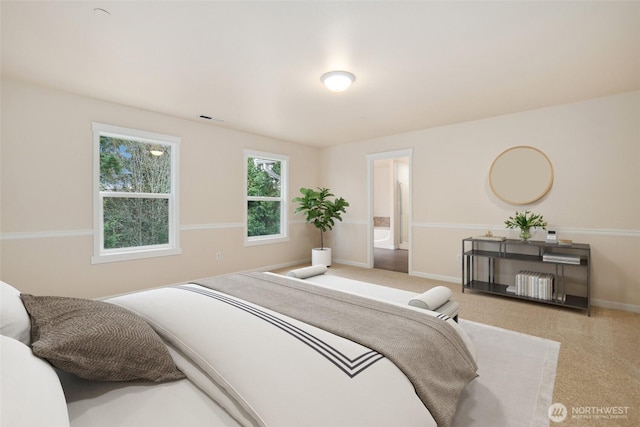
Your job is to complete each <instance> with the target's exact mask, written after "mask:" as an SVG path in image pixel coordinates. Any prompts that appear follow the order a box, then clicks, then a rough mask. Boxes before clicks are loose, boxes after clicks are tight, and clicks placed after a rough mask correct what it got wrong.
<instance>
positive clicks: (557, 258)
mask: <svg viewBox="0 0 640 427" xmlns="http://www.w3.org/2000/svg"><path fill="white" fill-rule="evenodd" d="M542 261H544V262H559V263H561V264H573V265H580V255H574V254H556V253H550V252H547V253H545V254H543V255H542Z"/></svg>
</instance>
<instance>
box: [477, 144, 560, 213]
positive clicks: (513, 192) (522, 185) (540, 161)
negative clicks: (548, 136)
mask: <svg viewBox="0 0 640 427" xmlns="http://www.w3.org/2000/svg"><path fill="white" fill-rule="evenodd" d="M489 185H490V186H491V191H493V194H495V195H496V196H497V197H498V198H499V199H500V200H502V201H505V202H507V203H510V204H513V205H528V204H529V203H533V202H535V201H536V200H540V199H541V198H542V197H544V195H545V194H547V193H548V192H549V190H550V189H551V186H552V185H553V165H552V164H551V161H550V160H549V158H548V157H547V155H546V154H544V153H543V152H542V151H540V150H539V149H537V148H535V147H529V146H526V145H519V146H516V147H511V148H509V149H507V150H505V151H503V152H502V153H500V155H499V156H498V157H496V158H495V160H494V161H493V163H492V164H491V169H490V171H489Z"/></svg>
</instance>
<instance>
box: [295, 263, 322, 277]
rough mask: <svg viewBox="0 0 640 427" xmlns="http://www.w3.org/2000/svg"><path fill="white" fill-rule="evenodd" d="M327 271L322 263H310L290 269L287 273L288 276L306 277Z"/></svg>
mask: <svg viewBox="0 0 640 427" xmlns="http://www.w3.org/2000/svg"><path fill="white" fill-rule="evenodd" d="M326 272H327V266H326V265H322V264H316V265H312V266H311V267H302V268H298V269H295V270H291V271H289V272H288V273H287V276H289V277H295V278H298V279H306V278H308V277H313V276H319V275H321V274H324V273H326Z"/></svg>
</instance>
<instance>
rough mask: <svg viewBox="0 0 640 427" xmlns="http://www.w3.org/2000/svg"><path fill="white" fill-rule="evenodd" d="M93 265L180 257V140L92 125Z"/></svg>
mask: <svg viewBox="0 0 640 427" xmlns="http://www.w3.org/2000/svg"><path fill="white" fill-rule="evenodd" d="M93 140H94V187H95V188H94V194H95V195H94V256H93V258H92V262H93V263H101V262H111V261H123V260H129V259H138V258H149V257H154V256H164V255H176V254H179V253H181V251H180V247H179V242H178V240H179V234H178V224H179V221H178V206H177V205H178V197H177V194H178V179H177V177H178V171H177V167H178V147H179V142H180V138H176V137H173V136H167V135H159V134H154V133H150V132H144V131H139V130H134V129H125V128H120V127H116V126H109V125H103V124H99V123H93Z"/></svg>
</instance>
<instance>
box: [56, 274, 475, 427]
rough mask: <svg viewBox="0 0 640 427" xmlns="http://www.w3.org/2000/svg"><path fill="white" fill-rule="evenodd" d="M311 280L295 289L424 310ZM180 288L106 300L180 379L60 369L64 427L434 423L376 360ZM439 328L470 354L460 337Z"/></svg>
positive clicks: (360, 287) (335, 282)
mask: <svg viewBox="0 0 640 427" xmlns="http://www.w3.org/2000/svg"><path fill="white" fill-rule="evenodd" d="M292 280H296V279H292ZM314 280H319V281H320V282H323V283H320V284H315V285H312V284H310V283H309V282H308V281H307V280H305V281H303V283H305V284H306V286H322V287H329V288H334V289H340V290H343V291H347V292H350V293H354V294H359V295H363V296H367V297H369V298H371V299H377V300H383V301H387V302H392V303H395V304H397V305H402V306H403V307H406V308H407V309H408V310H418V311H421V312H428V311H426V310H422V309H417V308H414V307H409V306H408V305H407V301H408V300H409V299H411V298H412V297H413V296H415V295H416V294H414V293H412V292H407V291H401V290H395V289H390V288H385V287H380V286H376V285H371V284H366V283H363V282H357V281H350V280H348V279H340V278H337V277H335V276H333V277H332V276H324V278H323V277H322V276H321V277H319V278H314ZM186 287H187V288H190V290H185V289H178V288H161V289H154V290H150V291H144V292H136V293H132V294H128V295H124V296H120V297H116V298H111V299H109V300H107V301H109V302H113V303H116V304H118V305H121V306H124V307H127V308H129V309H131V310H133V311H134V312H137V313H138V314H139V315H141V316H142V317H143V318H145V319H146V320H147V321H148V322H149V323H151V324H152V326H154V329H156V331H157V332H158V333H159V334H160V335H161V337H162V338H163V339H164V340H165V342H166V343H167V346H168V348H169V351H170V353H171V355H172V356H173V358H174V360H175V361H176V364H177V365H178V367H179V368H180V369H181V370H182V371H183V372H184V373H185V374H186V375H187V378H188V379H183V380H178V381H173V382H167V383H163V384H148V383H117V382H116V383H114V382H97V381H88V380H82V379H79V378H78V377H76V376H74V375H70V374H65V373H62V372H59V377H60V380H61V383H62V386H63V388H64V392H65V397H66V400H67V409H68V414H69V421H70V425H71V426H74V427H85V426H92V427H102V426H105V427H106V426H109V427H112V426H118V427H120V426H139V425H154V426H160V427H162V426H167V427H169V426H176V425H188V426H194V427H198V426H223V427H238V426H251V427H254V426H271V427H288V426H292V427H298V426H305V427H307V426H310V427H313V426H318V427H320V426H322V427H326V426H331V427H340V426H349V427H351V426H359V425H363V426H364V425H366V426H368V427H375V426H390V425H402V426H405V427H411V426H435V425H436V423H435V421H434V419H433V417H432V416H431V414H430V413H429V411H428V410H427V409H426V408H425V406H424V404H423V403H422V402H421V400H420V399H419V398H418V397H417V395H416V392H415V390H414V388H413V385H412V384H411V382H410V381H409V380H408V379H407V377H406V376H405V375H404V374H403V373H402V372H401V371H400V370H399V369H398V368H397V367H396V366H395V365H394V364H393V363H392V362H390V361H389V360H388V359H386V358H384V357H383V356H382V355H380V354H379V353H377V352H375V351H372V350H370V349H368V348H366V347H363V346H361V345H359V344H357V343H354V342H352V341H349V340H347V339H343V338H340V337H338V336H335V335H333V334H330V333H328V332H326V331H324V330H321V329H318V328H315V327H313V326H310V325H307V324H305V323H303V322H300V321H297V320H295V319H291V318H288V317H287V316H283V315H280V314H278V313H275V312H273V311H270V310H267V309H264V308H262V307H258V306H256V305H255V304H250V303H246V302H245V301H242V300H239V299H237V298H228V297H227V296H225V295H224V294H222V296H220V295H218V297H217V298H212V297H207V296H203V295H202V294H203V293H205V294H211V293H212V292H213V293H214V294H215V293H216V292H215V291H211V290H209V289H206V288H202V287H200V286H199V285H193V284H191V285H186ZM194 291H197V292H194ZM428 313H429V314H431V315H434V316H437V317H441V318H442V315H439V314H438V313H435V312H428ZM444 317H445V318H446V316H444ZM447 323H449V324H451V325H452V326H453V327H454V328H455V329H456V331H458V332H459V333H460V335H461V336H462V338H463V340H464V341H465V343H466V344H467V346H469V347H470V348H469V349H470V352H471V354H472V355H473V357H475V351H474V349H473V347H472V344H471V341H470V340H469V339H468V337H467V336H466V334H465V333H464V332H463V331H462V330H461V329H460V328H459V327H458V325H457V324H456V323H455V322H453V320H452V319H448V320H447Z"/></svg>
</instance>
